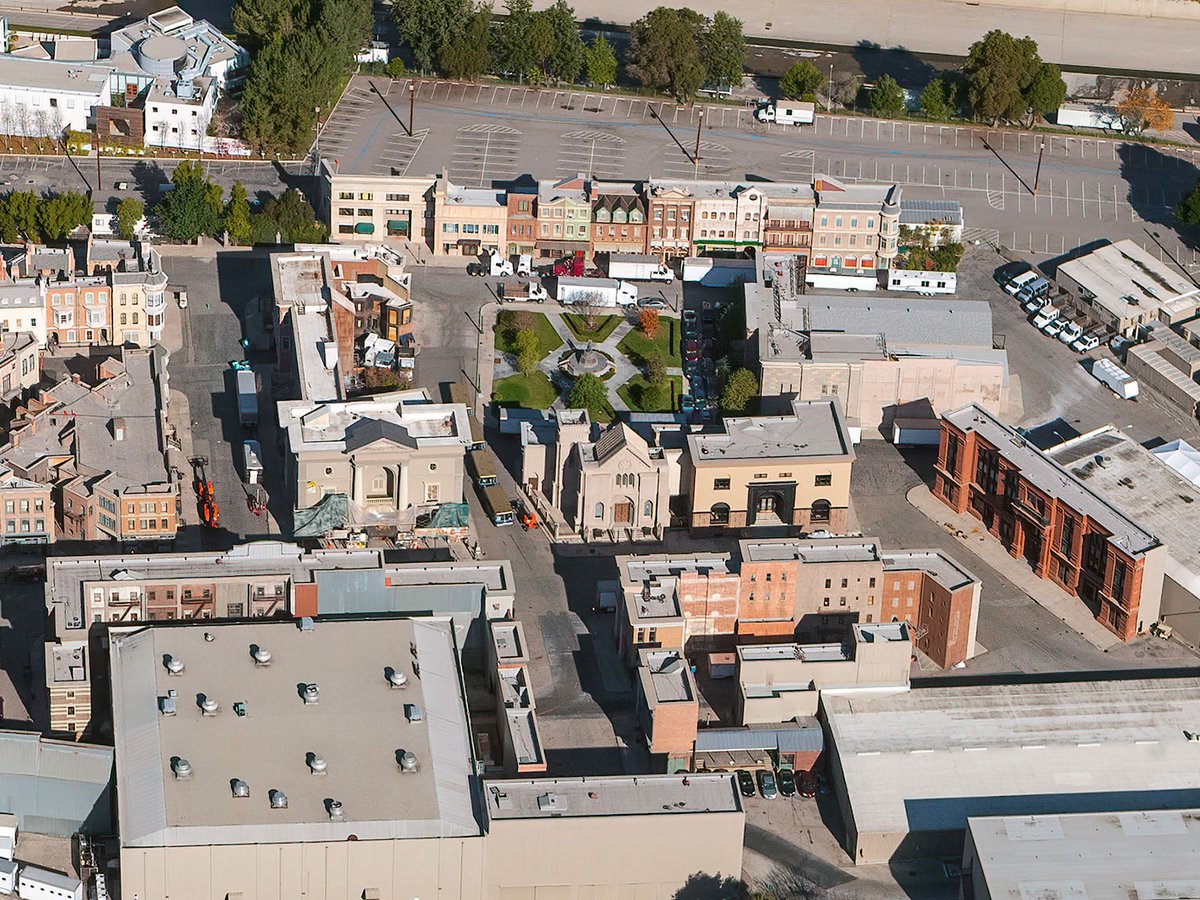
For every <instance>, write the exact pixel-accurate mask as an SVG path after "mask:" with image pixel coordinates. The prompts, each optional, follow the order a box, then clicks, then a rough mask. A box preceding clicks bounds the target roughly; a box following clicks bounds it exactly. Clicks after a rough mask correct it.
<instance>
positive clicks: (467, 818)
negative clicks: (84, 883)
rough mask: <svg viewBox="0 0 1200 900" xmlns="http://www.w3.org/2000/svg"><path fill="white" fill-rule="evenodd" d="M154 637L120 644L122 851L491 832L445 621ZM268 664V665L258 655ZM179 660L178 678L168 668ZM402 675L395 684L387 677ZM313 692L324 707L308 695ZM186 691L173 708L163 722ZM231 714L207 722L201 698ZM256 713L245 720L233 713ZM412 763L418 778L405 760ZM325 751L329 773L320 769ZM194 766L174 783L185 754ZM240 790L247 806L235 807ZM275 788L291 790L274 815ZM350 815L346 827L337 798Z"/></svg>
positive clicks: (214, 629) (148, 633) (198, 629)
mask: <svg viewBox="0 0 1200 900" xmlns="http://www.w3.org/2000/svg"><path fill="white" fill-rule="evenodd" d="M300 625H301V623H299V622H297V621H292V620H288V621H269V622H266V621H251V622H239V623H229V624H219V625H218V624H208V625H206V626H204V627H202V626H199V625H193V626H187V627H170V626H166V627H164V626H157V627H149V628H144V629H142V630H140V631H136V632H132V633H129V634H125V635H120V636H114V638H113V641H112V649H111V660H112V683H113V720H114V740H115V746H116V756H117V785H118V791H119V792H120V796H121V798H122V802H121V804H120V808H119V815H120V833H121V837H122V841H123V844H124V845H125V846H139V847H156V846H171V845H187V844H248V843H273V842H280V843H294V842H305V841H325V840H345V839H346V838H347V837H348V836H349V835H351V834H354V835H357V836H358V837H359V838H360V839H363V840H372V839H390V838H411V837H448V836H464V835H474V834H478V833H479V826H478V823H477V822H476V820H475V817H474V814H473V806H472V796H471V787H470V778H471V775H472V774H473V772H474V764H473V761H472V753H471V743H470V738H469V734H468V725H467V714H466V707H465V702H464V698H463V688H462V684H461V680H460V677H459V669H458V658H457V653H456V648H455V644H454V638H453V630H452V626H451V623H450V622H449V621H448V620H438V619H402V618H388V619H375V620H366V619H357V620H345V621H320V622H317V623H316V624H315V627H314V628H313V629H312V630H311V631H305V630H303V629H302V628H301V627H300ZM260 648H261V649H265V650H267V651H269V653H270V664H269V665H261V664H259V663H257V662H256V661H255V659H254V657H253V656H252V654H253V653H254V652H255V650H256V649H260ZM171 660H177V661H179V662H181V663H182V664H183V667H184V668H183V670H182V672H181V673H180V674H178V675H173V674H171V673H170V672H169V671H168V669H167V665H166V663H167V662H168V661H171ZM392 673H398V674H400V675H403V676H404V677H405V679H406V680H405V683H404V685H403V686H402V687H399V688H397V687H393V686H392V684H390V683H389V676H390V675H391V674H392ZM313 684H315V685H317V686H318V688H319V694H318V702H316V703H310V702H307V700H306V698H305V691H304V686H305V685H313ZM172 691H174V692H175V697H174V698H171V699H174V700H175V706H176V712H175V714H174V715H167V714H164V712H162V711H160V710H161V709H162V706H163V702H164V701H165V700H167V699H168V698H169V697H170V693H169V692H172ZM206 698H207V699H211V700H214V701H216V702H217V703H218V704H219V711H218V712H217V713H216V714H215V715H207V714H205V713H204V712H203V710H202V707H201V704H202V702H203V701H204V700H205V699H206ZM235 704H244V715H242V714H239V713H238V712H237V711H235ZM405 751H409V752H411V753H413V754H415V756H416V762H417V767H416V770H415V771H405V770H403V768H402V767H401V766H400V765H399V760H400V759H401V757H402V754H403V753H404V752H405ZM314 755H315V756H316V757H319V758H320V759H321V760H323V761H324V763H325V765H326V773H325V774H314V773H313V771H312V770H311V767H312V764H313V762H314ZM180 758H182V759H185V760H187V762H188V763H189V764H190V767H191V774H190V777H188V778H177V777H176V775H175V774H174V773H175V772H176V771H178V770H177V765H178V759H180ZM235 779H236V780H240V781H242V782H244V783H245V784H246V785H247V786H248V791H249V796H247V797H236V796H234V793H233V788H234V787H235ZM273 792H282V793H283V794H284V795H286V798H287V805H286V808H275V807H274V806H273V805H272V802H271V799H270V798H271V797H272V796H273ZM330 799H335V800H337V801H339V802H341V803H342V804H343V806H342V810H343V812H342V815H343V821H334V820H333V819H332V818H331V815H330V811H329V806H328V801H329V800H330Z"/></svg>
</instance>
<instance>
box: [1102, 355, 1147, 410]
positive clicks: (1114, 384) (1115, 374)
mask: <svg viewBox="0 0 1200 900" xmlns="http://www.w3.org/2000/svg"><path fill="white" fill-rule="evenodd" d="M1092 377H1093V378H1095V379H1096V380H1097V381H1099V382H1100V383H1101V384H1104V385H1107V386H1108V387H1109V388H1110V389H1111V390H1112V392H1113V393H1114V394H1116V395H1117V396H1118V397H1120V398H1121V399H1123V400H1132V399H1133V398H1134V397H1136V396H1137V395H1138V383H1137V379H1136V378H1134V377H1133V376H1132V375H1130V374H1129V373H1128V372H1126V371H1125V370H1124V369H1122V368H1121V367H1120V366H1118V365H1117V364H1116V363H1115V362H1113V361H1112V360H1111V359H1098V360H1096V361H1095V362H1094V363H1092Z"/></svg>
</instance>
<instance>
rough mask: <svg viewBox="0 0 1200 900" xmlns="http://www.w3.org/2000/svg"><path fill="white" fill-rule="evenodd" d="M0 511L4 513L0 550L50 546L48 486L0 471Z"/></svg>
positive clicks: (52, 532)
mask: <svg viewBox="0 0 1200 900" xmlns="http://www.w3.org/2000/svg"><path fill="white" fill-rule="evenodd" d="M0 507H2V508H3V510H4V518H3V519H2V520H0V522H3V530H0V546H4V545H9V544H53V543H54V538H55V527H54V498H53V496H52V494H51V488H50V485H48V484H42V483H40V482H37V481H33V480H31V479H29V478H22V477H21V476H19V475H16V474H14V473H13V471H12V470H11V469H8V468H7V467H0Z"/></svg>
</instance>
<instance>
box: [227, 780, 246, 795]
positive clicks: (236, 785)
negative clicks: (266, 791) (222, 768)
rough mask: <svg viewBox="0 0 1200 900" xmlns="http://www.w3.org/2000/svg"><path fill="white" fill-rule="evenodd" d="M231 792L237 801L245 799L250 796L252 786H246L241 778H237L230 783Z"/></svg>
mask: <svg viewBox="0 0 1200 900" xmlns="http://www.w3.org/2000/svg"><path fill="white" fill-rule="evenodd" d="M229 790H230V791H232V792H233V796H234V798H235V799H244V798H246V797H249V796H250V785H248V784H246V782H244V781H242V779H240V778H235V779H233V781H231V782H229Z"/></svg>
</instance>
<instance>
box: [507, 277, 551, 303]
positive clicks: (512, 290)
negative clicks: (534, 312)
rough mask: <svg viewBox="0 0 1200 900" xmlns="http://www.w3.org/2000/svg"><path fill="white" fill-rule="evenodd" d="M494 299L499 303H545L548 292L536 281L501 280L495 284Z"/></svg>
mask: <svg viewBox="0 0 1200 900" xmlns="http://www.w3.org/2000/svg"><path fill="white" fill-rule="evenodd" d="M496 299H497V300H499V301H500V302H501V303H517V302H522V301H523V302H527V303H545V302H546V301H547V300H548V299H550V294H549V293H548V292H547V290H546V289H545V288H544V287H542V285H541V284H540V283H538V282H536V281H502V282H500V283H499V284H498V285H496Z"/></svg>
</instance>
